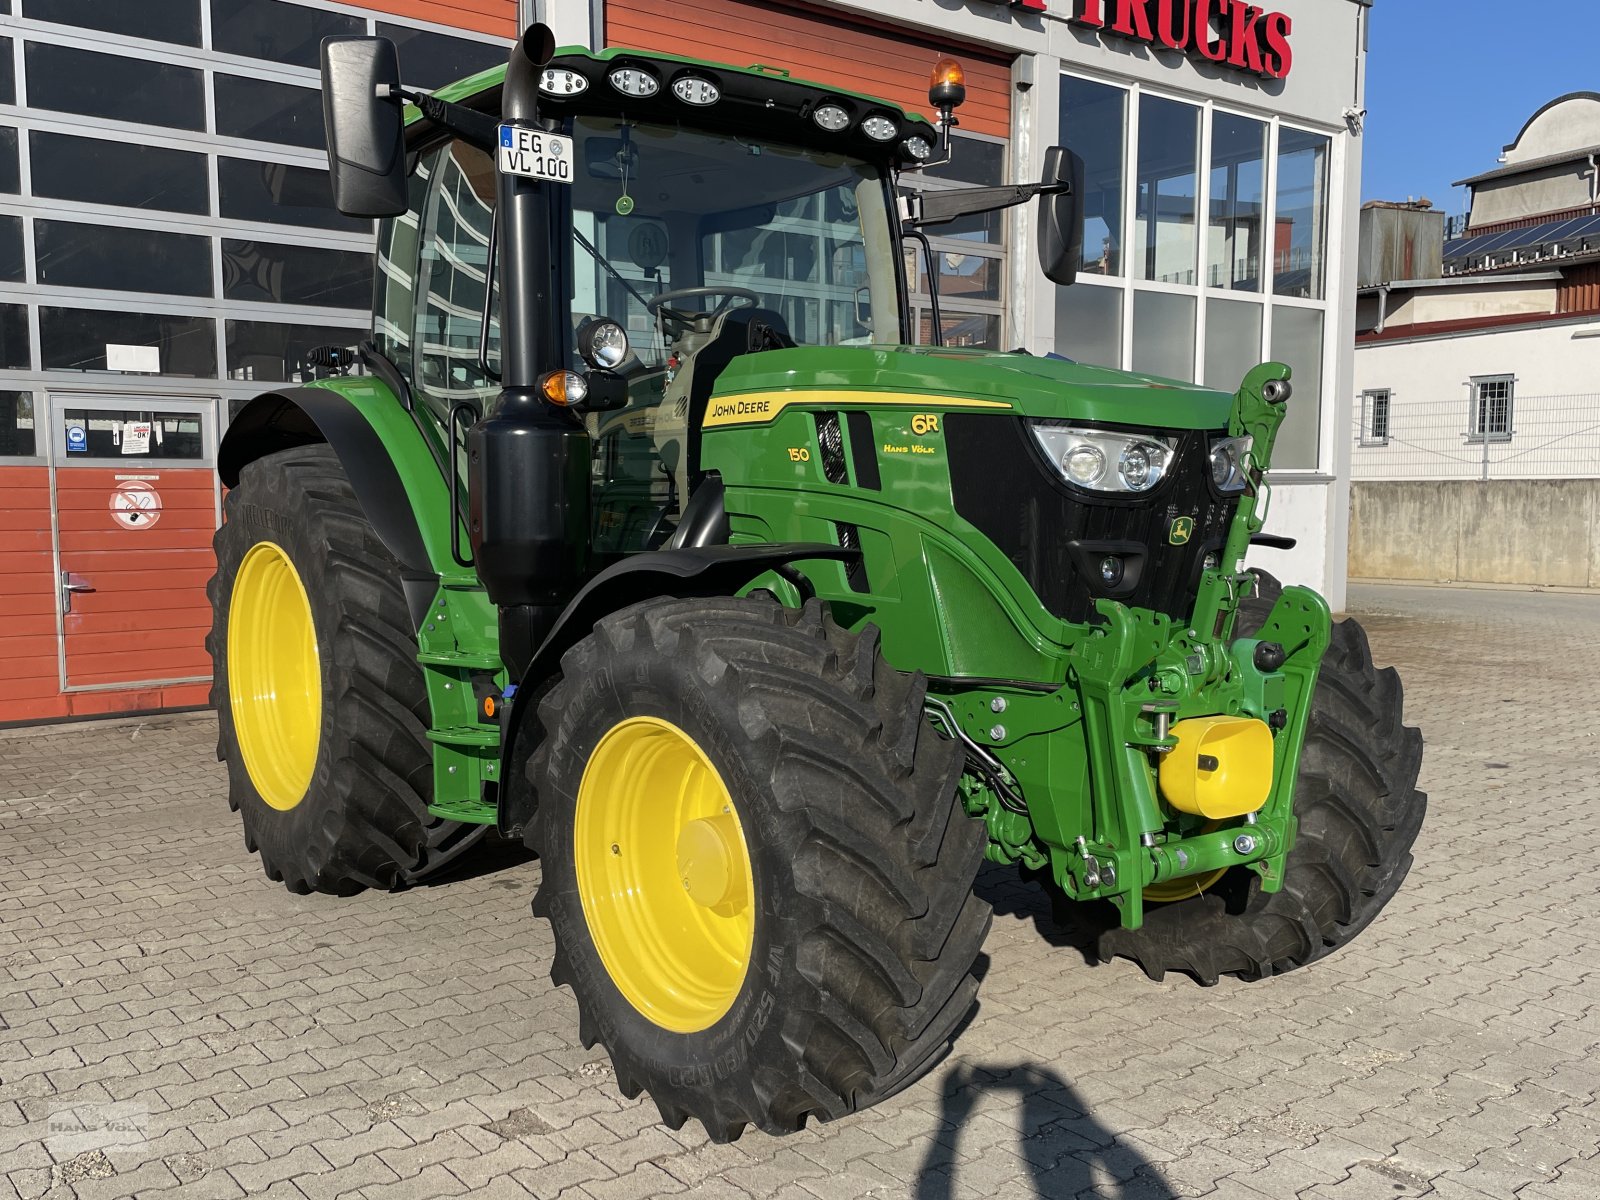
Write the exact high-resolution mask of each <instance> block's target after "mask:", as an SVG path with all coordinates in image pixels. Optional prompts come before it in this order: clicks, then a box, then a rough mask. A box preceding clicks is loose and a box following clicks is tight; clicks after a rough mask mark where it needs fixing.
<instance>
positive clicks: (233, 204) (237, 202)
mask: <svg viewBox="0 0 1600 1200" xmlns="http://www.w3.org/2000/svg"><path fill="white" fill-rule="evenodd" d="M217 189H218V196H217V200H218V204H219V207H220V211H221V213H222V215H223V216H224V217H228V218H230V219H231V220H235V221H258V222H264V223H267V224H272V225H311V226H315V227H316V228H318V229H348V230H350V231H352V232H355V233H366V232H367V231H368V230H370V229H371V228H372V222H370V221H362V220H358V219H356V218H355V217H347V216H345V215H344V214H343V213H341V212H340V211H339V210H338V209H336V208H334V206H333V185H332V183H330V182H329V180H328V173H327V172H326V171H321V170H318V169H317V168H315V167H291V166H289V165H288V164H286V163H275V162H257V161H251V160H248V159H243V158H219V159H217Z"/></svg>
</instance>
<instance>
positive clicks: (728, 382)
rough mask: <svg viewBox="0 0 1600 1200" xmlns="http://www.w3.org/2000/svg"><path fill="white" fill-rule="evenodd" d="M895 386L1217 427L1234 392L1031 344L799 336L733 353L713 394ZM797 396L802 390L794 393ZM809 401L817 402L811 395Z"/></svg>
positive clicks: (1081, 416)
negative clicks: (795, 343)
mask: <svg viewBox="0 0 1600 1200" xmlns="http://www.w3.org/2000/svg"><path fill="white" fill-rule="evenodd" d="M778 391H799V392H806V393H813V392H821V393H824V394H823V395H821V396H817V397H816V398H815V400H816V402H819V403H826V402H828V401H827V396H826V393H829V392H835V391H848V392H892V393H900V394H905V395H908V396H926V397H927V403H928V406H929V407H930V408H937V407H939V403H940V401H941V400H948V399H969V400H983V401H990V402H993V401H1001V402H1004V404H1005V405H1006V406H1007V407H1005V408H1002V407H1000V406H999V405H995V406H993V407H989V406H987V405H986V406H985V408H984V411H989V412H995V413H1004V412H1006V411H1008V409H1009V411H1010V412H1011V413H1014V414H1016V415H1019V416H1026V417H1045V418H1057V419H1065V420H1074V421H1086V422H1092V423H1094V424H1097V425H1104V424H1119V425H1138V426H1151V427H1158V428H1163V429H1220V428H1222V427H1223V426H1225V425H1226V424H1227V423H1228V413H1229V410H1230V409H1231V407H1232V404H1233V397H1232V396H1231V395H1230V394H1229V393H1227V392H1218V391H1213V390H1211V389H1209V388H1202V387H1196V386H1195V385H1194V384H1191V383H1180V382H1178V381H1176V380H1171V379H1158V378H1156V377H1154V376H1150V375H1135V374H1132V373H1130V372H1127V371H1111V370H1107V369H1106V368H1104V367H1091V366H1086V365H1084V364H1082V363H1074V362H1068V361H1067V360H1066V359H1062V358H1039V357H1036V356H1034V355H1030V354H1005V353H1001V352H998V351H994V350H967V349H955V348H945V347H938V346H801V347H796V348H795V349H792V350H768V351H765V352H762V353H759V354H745V355H740V356H739V357H738V358H735V359H734V360H733V361H732V362H731V363H729V364H728V366H727V368H726V369H725V370H724V371H723V372H722V375H721V376H720V378H719V379H718V380H717V384H716V388H715V390H714V392H713V395H714V396H716V397H734V396H737V395H740V394H742V393H748V392H778ZM796 399H797V400H798V399H799V397H796ZM803 402H804V403H808V404H809V403H812V402H813V397H812V396H810V395H807V396H806V397H805V399H804V401H803Z"/></svg>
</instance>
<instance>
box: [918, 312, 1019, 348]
mask: <svg viewBox="0 0 1600 1200" xmlns="http://www.w3.org/2000/svg"><path fill="white" fill-rule="evenodd" d="M939 317H940V323H941V324H942V325H943V326H944V344H945V345H946V346H964V347H970V348H975V349H980V350H998V349H1000V318H999V317H998V316H994V315H993V314H990V313H952V312H949V311H944V310H941V311H940V313H939ZM917 343H918V344H919V345H923V346H929V345H932V344H933V314H932V313H930V312H927V311H926V310H924V311H923V312H921V313H919V314H918V315H917Z"/></svg>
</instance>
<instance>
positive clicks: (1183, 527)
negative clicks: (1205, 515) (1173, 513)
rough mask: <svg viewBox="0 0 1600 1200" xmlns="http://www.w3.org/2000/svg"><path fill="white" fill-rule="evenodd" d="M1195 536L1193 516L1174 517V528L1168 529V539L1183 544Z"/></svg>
mask: <svg viewBox="0 0 1600 1200" xmlns="http://www.w3.org/2000/svg"><path fill="white" fill-rule="evenodd" d="M1193 536H1194V518H1193V517H1173V518H1172V528H1171V529H1169V530H1168V531H1167V541H1169V542H1171V543H1172V544H1173V545H1174V546H1181V545H1183V544H1184V543H1185V542H1187V541H1188V540H1189V539H1190V538H1191V537H1193Z"/></svg>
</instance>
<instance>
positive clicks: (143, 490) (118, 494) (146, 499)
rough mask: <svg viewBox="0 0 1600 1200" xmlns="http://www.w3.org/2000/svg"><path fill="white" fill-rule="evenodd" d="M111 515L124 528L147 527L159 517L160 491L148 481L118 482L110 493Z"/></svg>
mask: <svg viewBox="0 0 1600 1200" xmlns="http://www.w3.org/2000/svg"><path fill="white" fill-rule="evenodd" d="M111 516H112V518H113V519H114V520H115V521H116V523H117V524H118V525H121V526H122V527H123V528H124V529H148V528H150V526H152V525H154V524H155V523H156V522H157V521H159V520H160V519H161V493H160V492H158V491H156V490H155V488H153V487H151V486H150V485H149V484H148V483H137V482H132V481H130V482H128V483H119V484H117V490H116V491H114V492H112V493H111Z"/></svg>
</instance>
